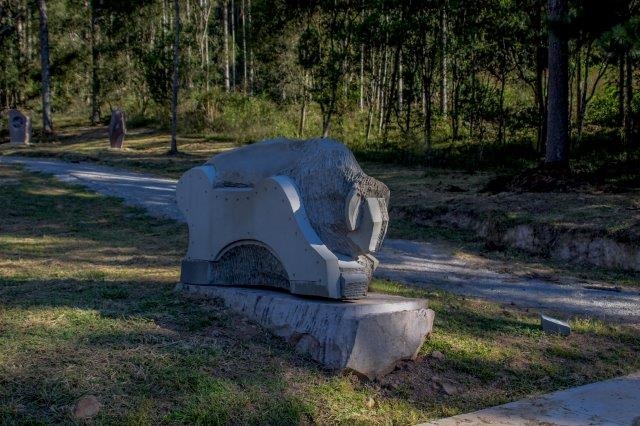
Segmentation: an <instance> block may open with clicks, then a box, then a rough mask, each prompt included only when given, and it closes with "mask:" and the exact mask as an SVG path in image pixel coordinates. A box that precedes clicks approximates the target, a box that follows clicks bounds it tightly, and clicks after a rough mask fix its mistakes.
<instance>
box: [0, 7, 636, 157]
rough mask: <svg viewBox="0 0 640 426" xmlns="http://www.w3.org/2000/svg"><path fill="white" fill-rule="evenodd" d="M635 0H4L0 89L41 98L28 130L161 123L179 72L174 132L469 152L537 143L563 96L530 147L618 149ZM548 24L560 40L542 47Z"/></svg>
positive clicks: (630, 108)
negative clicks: (65, 122) (116, 112)
mask: <svg viewBox="0 0 640 426" xmlns="http://www.w3.org/2000/svg"><path fill="white" fill-rule="evenodd" d="M639 8H640V5H639V2H638V1H635V0H631V1H629V0H612V1H609V2H602V1H598V0H585V1H569V2H567V1H566V0H551V1H548V2H547V1H546V0H544V1H541V0H517V1H516V0H479V1H472V2H471V1H464V0H421V1H397V0H395V1H393V0H360V1H350V0H344V1H328V0H311V1H294V0H275V1H263V0H222V1H212V0H180V1H178V0H175V1H173V2H171V1H170V0H135V1H127V2H120V1H115V0H48V1H45V0H37V1H35V0H3V1H2V2H0V46H2V49H0V105H2V107H3V108H7V109H8V108H12V107H18V108H24V109H27V110H31V111H34V116H36V115H40V114H42V115H43V120H42V129H43V131H44V132H43V133H44V134H47V133H51V132H54V131H55V122H56V118H58V117H66V118H68V117H76V118H79V119H84V120H85V121H86V122H87V123H91V124H98V123H104V122H107V121H108V120H109V117H110V110H111V109H112V108H115V107H121V108H123V109H124V110H125V111H126V113H127V116H128V121H129V125H130V126H138V125H153V126H156V127H160V128H162V127H165V128H166V127H169V125H170V123H171V111H172V108H171V105H172V103H171V100H172V92H173V90H172V89H174V88H175V89H176V90H177V89H178V88H179V98H178V99H177V107H176V114H177V117H176V122H177V126H178V131H179V132H180V133H184V134H191V135H192V134H202V135H207V134H225V135H228V136H230V137H231V138H233V139H234V140H236V141H238V142H240V143H243V142H249V141H255V140H258V139H261V138H264V137H268V136H275V135H285V136H289V137H300V138H302V137H311V136H317V135H324V136H327V135H330V136H331V137H334V138H336V139H339V140H342V141H344V142H345V143H347V144H348V145H349V146H350V147H351V148H352V149H353V150H354V151H356V153H357V154H359V155H360V156H362V157H365V158H366V159H372V160H382V161H397V162H402V163H419V164H425V165H428V166H431V165H453V166H464V167H469V168H477V167H482V166H483V165H489V166H496V165H497V166H512V165H522V164H523V162H524V163H525V164H531V163H532V162H536V161H538V160H539V159H541V158H543V157H544V155H545V151H546V152H547V153H549V151H550V150H549V149H547V143H548V142H549V143H557V142H556V141H555V140H554V139H555V138H554V137H552V138H551V140H549V138H548V135H549V134H552V135H553V134H557V130H556V129H555V128H554V129H549V128H548V125H547V123H548V122H549V120H548V117H557V116H558V115H560V116H562V115H564V110H566V111H567V114H568V115H567V117H566V119H565V121H566V123H560V124H561V127H565V128H566V130H565V133H566V136H565V133H562V129H561V130H560V143H561V144H563V145H564V147H563V148H562V149H561V151H560V157H552V158H550V157H549V155H547V157H546V160H547V163H559V164H561V165H566V164H567V161H568V159H569V155H571V156H572V157H574V158H577V157H580V156H583V155H584V154H585V153H586V154H587V155H591V154H593V152H594V150H595V151H597V152H601V151H606V152H607V153H613V155H614V157H616V158H620V159H623V160H625V161H626V160H628V159H630V158H632V157H634V156H633V155H632V154H633V153H634V151H635V150H636V148H637V143H636V140H637V139H638V138H637V135H636V134H637V129H636V127H637V126H638V125H639V124H640V118H638V113H639V112H640V96H637V95H635V92H636V91H637V87H638V64H639V63H640V17H639ZM177 29H179V31H176V30H177ZM550 37H556V39H557V40H558V41H559V42H560V45H559V49H560V50H558V49H557V48H555V47H554V49H555V50H553V49H552V52H551V56H550V55H549V53H550V52H549V46H552V47H553V42H552V44H550ZM556 47H557V46H556ZM45 50H46V52H45ZM554 52H555V53H554ZM558 54H559V55H560V56H561V59H562V60H561V61H560V62H559V63H557V61H553V59H552V60H551V61H550V59H549V58H553V57H557V55H558ZM45 56H46V58H45ZM550 65H551V66H550ZM558 66H559V67H560V71H559V72H556V71H557V68H558ZM562 68H565V70H563V69H562ZM174 69H177V70H178V73H177V74H176V77H177V79H176V82H175V83H176V84H174V82H173V75H174ZM563 73H564V74H563ZM550 78H551V82H553V81H557V79H558V78H560V79H561V81H562V80H563V81H564V83H562V82H561V84H560V87H561V89H563V90H564V91H563V92H561V93H560V97H561V98H562V101H561V102H560V103H559V104H558V103H554V102H552V103H551V105H550V102H549V97H550V95H551V97H552V98H553V97H554V96H555V95H554V94H553V93H551V92H550V90H549V88H551V87H553V86H554V85H553V84H549V81H550ZM563 85H564V88H563V87H562V86H563ZM551 90H553V89H551ZM43 105H44V106H43ZM558 109H560V110H558ZM34 121H35V122H36V125H38V124H39V122H40V120H34ZM553 125H554V126H555V124H553ZM3 128H4V126H3ZM3 131H5V132H6V130H3ZM175 148H176V149H177V148H178V147H175ZM552 149H554V148H552ZM563 150H564V151H563ZM569 153H571V154H569Z"/></svg>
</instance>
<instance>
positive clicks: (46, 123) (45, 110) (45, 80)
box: [38, 0, 53, 135]
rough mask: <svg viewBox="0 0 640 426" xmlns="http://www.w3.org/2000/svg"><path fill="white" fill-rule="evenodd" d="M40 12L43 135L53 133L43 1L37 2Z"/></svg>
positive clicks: (46, 30)
mask: <svg viewBox="0 0 640 426" xmlns="http://www.w3.org/2000/svg"><path fill="white" fill-rule="evenodd" d="M38 10H39V11H40V63H41V66H42V69H41V76H42V130H43V132H44V133H45V134H47V135H48V134H51V133H53V122H52V120H51V76H50V74H49V19H48V18H47V5H46V3H45V0H38Z"/></svg>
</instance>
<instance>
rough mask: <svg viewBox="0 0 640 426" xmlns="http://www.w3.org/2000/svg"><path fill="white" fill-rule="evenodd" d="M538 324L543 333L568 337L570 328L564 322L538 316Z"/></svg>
mask: <svg viewBox="0 0 640 426" xmlns="http://www.w3.org/2000/svg"><path fill="white" fill-rule="evenodd" d="M540 324H541V326H542V330H543V331H544V332H545V333H555V334H562V335H563V336H568V335H570V334H571V326H570V325H569V323H567V322H565V321H561V320H559V319H556V318H552V317H548V316H546V315H542V314H541V315H540Z"/></svg>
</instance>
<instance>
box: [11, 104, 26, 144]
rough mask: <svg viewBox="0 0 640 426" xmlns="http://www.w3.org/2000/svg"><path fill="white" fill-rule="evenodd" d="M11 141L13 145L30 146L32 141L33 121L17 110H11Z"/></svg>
mask: <svg viewBox="0 0 640 426" xmlns="http://www.w3.org/2000/svg"><path fill="white" fill-rule="evenodd" d="M9 140H10V142H11V144H12V145H29V142H30V141H31V119H30V118H29V117H27V116H26V115H24V114H23V113H21V112H20V111H18V110H17V109H10V110H9Z"/></svg>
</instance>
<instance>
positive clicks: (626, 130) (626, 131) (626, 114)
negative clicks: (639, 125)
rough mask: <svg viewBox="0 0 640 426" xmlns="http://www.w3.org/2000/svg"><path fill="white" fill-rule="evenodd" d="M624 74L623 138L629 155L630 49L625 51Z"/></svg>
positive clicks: (630, 108) (631, 89)
mask: <svg viewBox="0 0 640 426" xmlns="http://www.w3.org/2000/svg"><path fill="white" fill-rule="evenodd" d="M625 56H626V62H627V63H626V73H625V74H626V76H625V80H626V82H625V89H626V95H625V107H624V140H625V143H626V144H627V152H628V154H627V155H628V156H629V157H630V155H629V154H630V153H631V149H632V148H633V147H632V146H631V145H632V144H631V140H632V137H631V132H632V124H633V117H632V113H633V111H632V108H633V62H632V61H633V59H632V57H631V51H627V53H626V55H625Z"/></svg>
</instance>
